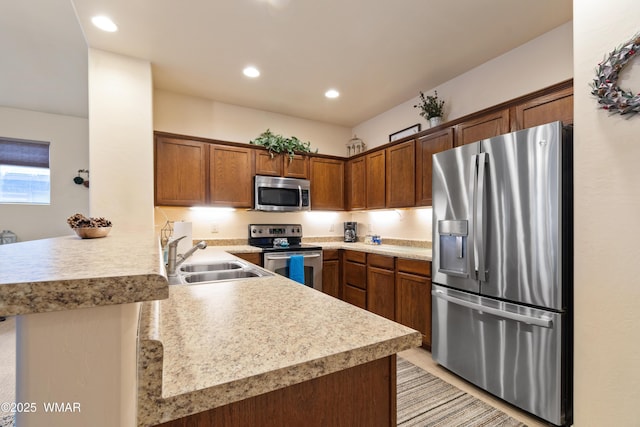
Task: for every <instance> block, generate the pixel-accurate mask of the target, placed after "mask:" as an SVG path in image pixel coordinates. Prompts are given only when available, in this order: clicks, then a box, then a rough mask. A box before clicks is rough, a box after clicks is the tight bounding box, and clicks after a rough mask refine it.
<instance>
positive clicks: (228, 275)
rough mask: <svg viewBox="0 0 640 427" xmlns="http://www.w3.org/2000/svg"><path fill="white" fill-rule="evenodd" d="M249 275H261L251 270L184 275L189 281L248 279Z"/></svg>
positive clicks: (185, 279)
mask: <svg viewBox="0 0 640 427" xmlns="http://www.w3.org/2000/svg"><path fill="white" fill-rule="evenodd" d="M248 277H260V274H259V273H258V272H257V271H251V270H227V271H207V272H206V273H198V274H190V275H188V276H185V277H184V281H185V282H187V283H200V282H216V281H218V280H230V279H246V278H248Z"/></svg>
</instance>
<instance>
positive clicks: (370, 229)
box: [367, 223, 373, 233]
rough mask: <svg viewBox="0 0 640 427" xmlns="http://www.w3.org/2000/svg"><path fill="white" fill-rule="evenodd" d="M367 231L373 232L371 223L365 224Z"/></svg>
mask: <svg viewBox="0 0 640 427" xmlns="http://www.w3.org/2000/svg"><path fill="white" fill-rule="evenodd" d="M367 233H373V224H371V223H368V224H367Z"/></svg>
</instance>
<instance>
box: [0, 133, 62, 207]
mask: <svg viewBox="0 0 640 427" xmlns="http://www.w3.org/2000/svg"><path fill="white" fill-rule="evenodd" d="M50 188H51V185H50V178H49V143H48V142H40V141H27V140H23V139H13V138H2V137H0V203H28V204H37V205H43V204H44V205H48V204H49V203H50V200H51V197H50V193H51V192H50Z"/></svg>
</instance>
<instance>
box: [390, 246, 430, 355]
mask: <svg viewBox="0 0 640 427" xmlns="http://www.w3.org/2000/svg"><path fill="white" fill-rule="evenodd" d="M397 265H398V274H397V278H396V301H397V303H396V321H397V322H398V323H401V324H403V325H405V326H408V327H410V328H413V329H416V330H418V331H420V333H422V345H423V346H424V347H427V348H429V349H430V348H431V278H430V277H429V276H431V263H430V262H428V261H418V260H409V259H401V258H399V259H398V263H397Z"/></svg>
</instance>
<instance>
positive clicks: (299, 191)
mask: <svg viewBox="0 0 640 427" xmlns="http://www.w3.org/2000/svg"><path fill="white" fill-rule="evenodd" d="M298 207H299V208H300V210H302V187H301V186H300V185H298Z"/></svg>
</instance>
